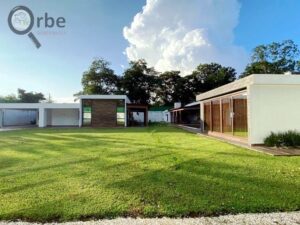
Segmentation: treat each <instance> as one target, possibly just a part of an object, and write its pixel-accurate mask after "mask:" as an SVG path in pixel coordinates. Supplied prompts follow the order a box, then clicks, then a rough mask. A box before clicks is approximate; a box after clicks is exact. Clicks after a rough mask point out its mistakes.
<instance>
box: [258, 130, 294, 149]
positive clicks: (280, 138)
mask: <svg viewBox="0 0 300 225" xmlns="http://www.w3.org/2000/svg"><path fill="white" fill-rule="evenodd" d="M264 144H265V145H266V146H269V147H274V146H276V147H299V146H300V132H298V131H292V130H290V131H287V132H279V133H273V132H272V133H271V134H270V135H269V136H268V137H266V138H265V140H264Z"/></svg>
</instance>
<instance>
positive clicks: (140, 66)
mask: <svg viewBox="0 0 300 225" xmlns="http://www.w3.org/2000/svg"><path fill="white" fill-rule="evenodd" d="M156 75H157V72H156V71H155V70H154V69H153V68H149V67H148V66H147V63H146V61H145V60H138V61H132V62H130V63H129V68H128V69H126V70H125V72H124V76H123V80H122V87H123V91H124V92H125V94H126V95H127V96H128V97H129V98H130V100H131V101H133V102H135V103H141V104H149V103H152V102H155V99H156V97H157V96H156V93H155V86H156V85H157V84H158V79H157V76H156Z"/></svg>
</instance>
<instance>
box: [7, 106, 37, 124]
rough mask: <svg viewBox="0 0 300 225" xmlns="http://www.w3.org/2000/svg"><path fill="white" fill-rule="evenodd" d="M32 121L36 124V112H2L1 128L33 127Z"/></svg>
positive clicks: (10, 110)
mask: <svg viewBox="0 0 300 225" xmlns="http://www.w3.org/2000/svg"><path fill="white" fill-rule="evenodd" d="M33 121H35V122H37V111H36V110H13V109H5V110H3V126H24V125H33V124H32V122H33Z"/></svg>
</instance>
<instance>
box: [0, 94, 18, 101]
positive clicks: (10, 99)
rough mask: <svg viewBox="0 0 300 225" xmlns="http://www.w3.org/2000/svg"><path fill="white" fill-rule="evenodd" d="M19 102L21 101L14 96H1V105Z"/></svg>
mask: <svg viewBox="0 0 300 225" xmlns="http://www.w3.org/2000/svg"><path fill="white" fill-rule="evenodd" d="M17 102H20V100H19V99H18V98H17V96H16V95H14V94H11V95H7V96H0V103H17Z"/></svg>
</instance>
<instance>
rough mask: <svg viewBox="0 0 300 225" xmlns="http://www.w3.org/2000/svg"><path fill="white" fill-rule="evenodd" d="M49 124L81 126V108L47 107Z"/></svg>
mask: <svg viewBox="0 0 300 225" xmlns="http://www.w3.org/2000/svg"><path fill="white" fill-rule="evenodd" d="M46 111H47V125H48V126H79V109H47V110H46Z"/></svg>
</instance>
